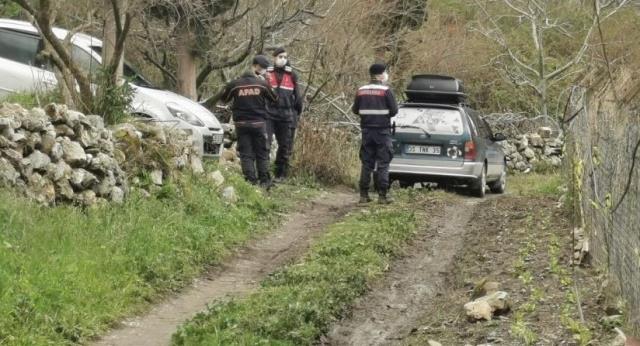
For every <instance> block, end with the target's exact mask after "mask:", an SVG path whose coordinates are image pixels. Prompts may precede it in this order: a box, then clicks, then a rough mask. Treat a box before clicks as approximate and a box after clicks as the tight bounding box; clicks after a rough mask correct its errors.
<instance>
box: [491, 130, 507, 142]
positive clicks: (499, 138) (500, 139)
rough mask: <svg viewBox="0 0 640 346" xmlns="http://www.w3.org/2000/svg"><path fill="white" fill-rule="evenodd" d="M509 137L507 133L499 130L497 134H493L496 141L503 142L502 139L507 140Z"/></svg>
mask: <svg viewBox="0 0 640 346" xmlns="http://www.w3.org/2000/svg"><path fill="white" fill-rule="evenodd" d="M506 140H507V137H506V136H505V135H503V134H502V133H500V132H498V133H496V134H494V135H493V141H494V142H502V141H506Z"/></svg>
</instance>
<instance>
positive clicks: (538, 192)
mask: <svg viewBox="0 0 640 346" xmlns="http://www.w3.org/2000/svg"><path fill="white" fill-rule="evenodd" d="M563 184H564V181H563V178H562V176H561V175H559V174H552V175H542V174H517V175H512V176H510V177H509V190H510V191H511V192H513V193H514V194H515V195H517V196H522V197H534V196H538V197H551V198H559V197H560V195H561V187H562V185H563Z"/></svg>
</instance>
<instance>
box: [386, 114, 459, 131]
mask: <svg viewBox="0 0 640 346" xmlns="http://www.w3.org/2000/svg"><path fill="white" fill-rule="evenodd" d="M394 121H395V122H396V125H399V126H403V125H408V126H419V127H422V128H424V129H425V130H426V131H427V132H429V133H431V134H439V135H461V134H462V133H463V132H464V125H463V123H462V114H460V111H458V110H457V109H446V108H417V107H416V108H413V107H411V108H409V107H406V108H400V110H399V112H398V115H397V116H396V117H395V118H394Z"/></svg>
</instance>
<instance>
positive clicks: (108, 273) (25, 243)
mask: <svg viewBox="0 0 640 346" xmlns="http://www.w3.org/2000/svg"><path fill="white" fill-rule="evenodd" d="M225 175H226V178H227V182H228V183H229V184H232V185H234V186H235V187H236V190H237V193H238V196H239V200H240V202H238V204H237V205H235V206H230V205H225V204H224V202H223V201H222V200H221V199H220V198H219V197H218V196H219V191H218V190H217V188H215V187H214V186H212V185H209V184H208V183H207V182H206V181H205V180H204V178H203V179H200V178H196V177H183V178H182V179H180V180H175V181H174V182H172V183H169V184H168V185H166V186H165V187H163V188H162V189H161V190H160V191H158V192H156V193H154V194H153V195H152V197H150V198H144V197H142V196H139V195H137V194H135V193H133V195H131V196H130V197H129V198H128V200H127V201H126V202H125V204H123V205H120V206H118V205H105V206H100V207H97V208H94V209H87V210H81V209H77V208H73V207H68V206H65V207H56V208H44V207H40V206H38V205H35V204H32V203H30V202H28V201H26V200H24V199H21V198H17V197H15V196H14V195H12V194H11V193H9V192H7V191H0V200H1V201H2V202H1V203H0V315H1V316H3V317H2V318H1V319H0V344H2V345H5V344H21V345H41V344H55V345H61V344H69V343H83V342H86V341H87V340H88V339H89V338H90V337H91V336H94V335H96V334H99V333H100V332H101V331H102V330H104V329H106V328H108V327H109V325H111V324H112V323H113V322H114V321H117V320H119V319H121V318H123V317H124V316H127V315H131V314H133V313H135V312H137V311H139V310H140V309H141V308H143V307H144V305H145V304H146V303H148V302H150V301H153V300H155V299H157V298H158V297H159V295H161V294H163V293H166V292H169V291H173V290H176V289H178V288H180V287H182V286H184V285H185V284H186V283H189V282H190V281H191V279H192V278H193V277H195V276H197V275H198V274H199V273H200V271H201V270H202V269H203V268H204V267H205V266H206V265H210V264H215V263H217V262H218V261H220V260H221V259H222V258H223V257H224V256H225V255H226V254H227V253H228V252H229V249H231V248H233V247H235V246H237V245H239V244H241V243H242V242H244V241H245V240H247V239H248V238H250V237H253V236H255V235H256V234H258V233H260V232H266V231H267V230H268V229H270V227H269V226H270V225H273V223H274V222H275V221H276V220H277V219H276V217H275V216H274V215H275V214H278V212H282V211H285V210H286V209H287V208H289V207H292V206H293V205H294V204H295V203H296V201H299V200H300V199H301V198H306V197H307V196H308V192H302V194H303V197H300V194H301V193H299V192H294V189H295V191H298V190H302V191H305V189H302V188H300V187H295V188H288V187H279V188H278V189H276V190H275V191H274V192H272V193H271V195H269V196H267V195H263V194H262V193H260V192H259V191H257V190H256V189H255V187H252V186H250V185H247V184H245V183H244V182H243V181H242V179H241V178H240V177H239V176H238V175H235V174H230V173H225ZM285 197H286V200H288V201H289V202H286V203H284V204H283V202H282V200H283V199H285Z"/></svg>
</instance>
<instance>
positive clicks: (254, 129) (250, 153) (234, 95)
mask: <svg viewBox="0 0 640 346" xmlns="http://www.w3.org/2000/svg"><path fill="white" fill-rule="evenodd" d="M268 67H269V59H268V58H267V57H265V56H264V55H257V56H256V57H255V58H254V59H253V64H252V69H251V70H250V71H248V72H246V73H245V74H243V75H242V76H241V77H240V78H238V79H236V80H234V81H232V82H230V83H229V84H228V85H227V86H226V87H225V90H224V92H223V94H222V101H223V102H225V103H228V102H231V101H233V104H232V106H231V110H232V113H233V122H234V124H235V126H236V133H237V136H238V152H239V154H240V165H241V166H242V174H243V175H244V178H245V179H246V180H247V181H248V182H250V183H252V184H258V182H259V183H260V185H261V186H262V187H264V188H266V189H269V188H270V187H271V185H272V182H271V176H270V174H269V149H268V144H267V103H271V102H277V101H278V97H277V95H276V94H275V93H274V92H273V90H272V89H271V86H269V84H268V83H267V82H266V81H265V79H264V75H265V74H266V72H267V68H268ZM256 168H257V171H258V174H257V176H256Z"/></svg>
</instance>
